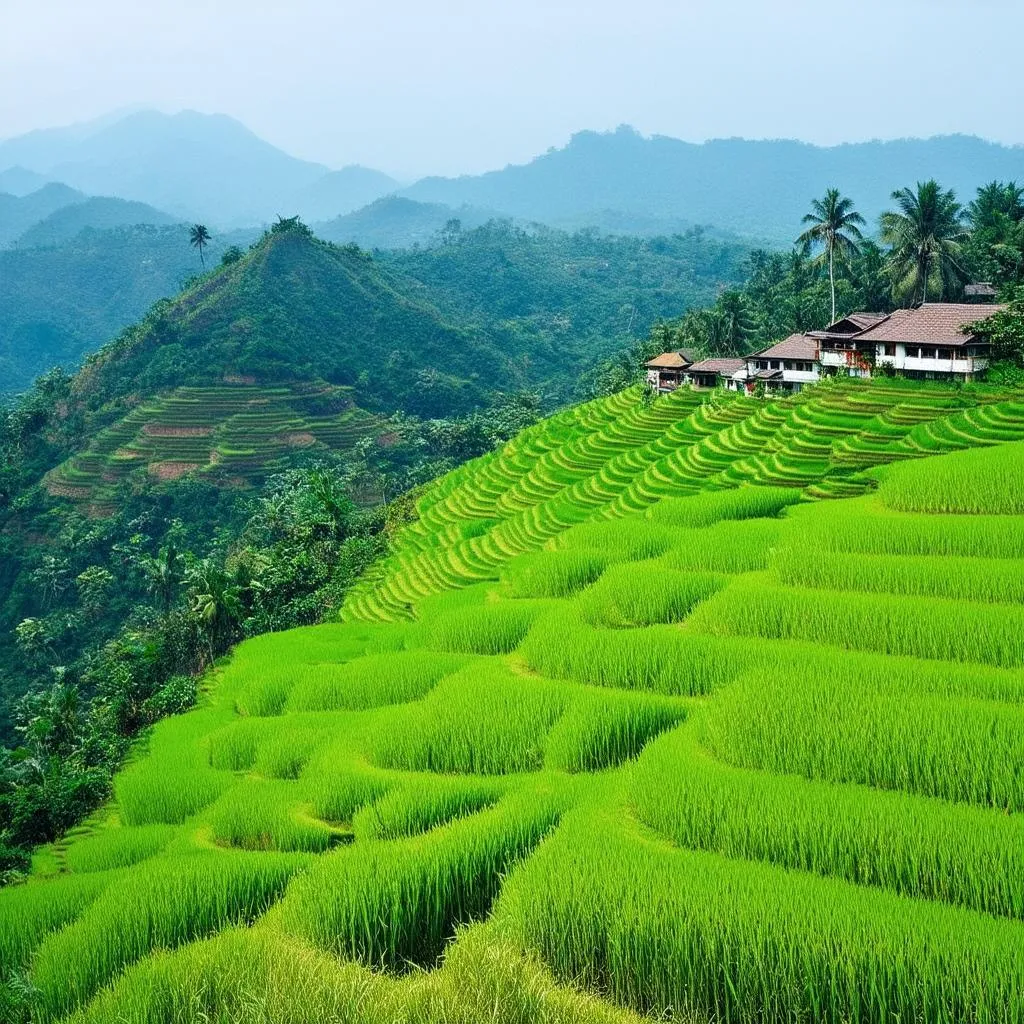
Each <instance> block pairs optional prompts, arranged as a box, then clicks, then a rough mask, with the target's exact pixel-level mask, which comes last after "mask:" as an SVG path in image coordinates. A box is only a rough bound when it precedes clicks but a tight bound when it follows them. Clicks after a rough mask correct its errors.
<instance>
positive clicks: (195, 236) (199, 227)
mask: <svg viewBox="0 0 1024 1024" xmlns="http://www.w3.org/2000/svg"><path fill="white" fill-rule="evenodd" d="M188 240H189V241H190V242H191V243H192V248H193V249H198V250H199V259H200V260H201V261H202V264H203V266H204V267H205V266H206V258H205V257H204V256H203V250H204V249H205V248H206V246H207V245H209V244H210V232H209V231H207V229H206V225H205V224H193V225H192V228H191V230H190V231H189V234H188Z"/></svg>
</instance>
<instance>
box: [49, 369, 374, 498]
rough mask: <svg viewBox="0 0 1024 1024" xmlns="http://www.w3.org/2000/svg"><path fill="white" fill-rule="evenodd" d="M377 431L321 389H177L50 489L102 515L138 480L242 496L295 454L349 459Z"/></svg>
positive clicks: (140, 410)
mask: <svg viewBox="0 0 1024 1024" xmlns="http://www.w3.org/2000/svg"><path fill="white" fill-rule="evenodd" d="M379 430H380V423H379V421H378V420H377V419H376V418H375V417H373V416H371V415H370V414H369V413H366V412H364V411H363V410H361V409H359V408H357V407H356V406H354V405H353V404H352V400H351V397H350V394H349V391H348V390H347V389H345V388H338V387H332V386H331V385H328V384H324V383H322V382H321V383H319V384H318V383H309V384H292V385H286V386H280V387H262V386H259V385H256V384H244V383H225V384H223V385H221V386H218V387H187V388H177V389H176V390H174V391H172V392H170V393H169V394H166V395H160V396H157V397H155V398H152V399H150V400H147V401H145V402H143V403H142V404H140V405H138V406H137V407H136V408H134V409H133V410H132V411H131V412H130V413H129V414H128V415H127V416H125V417H124V418H122V419H121V420H119V421H117V422H116V423H114V424H113V425H112V426H110V427H107V428H106V429H105V430H102V431H101V432H100V433H99V434H98V435H97V436H96V438H95V439H94V441H93V442H92V444H91V445H90V446H89V448H88V449H87V450H86V451H84V452H82V453H80V454H78V455H76V456H74V457H73V458H71V459H69V460H68V461H67V462H65V463H63V464H62V465H60V466H58V467H57V468H56V469H55V470H53V471H52V472H51V473H49V474H48V475H47V477H46V481H45V483H46V486H47V488H48V490H49V491H50V493H51V494H53V495H57V496H61V497H65V498H70V499H72V500H74V501H78V502H82V503H85V504H87V505H91V506H93V507H94V508H96V509H97V510H98V511H102V510H103V509H104V508H105V507H107V506H109V503H110V502H111V501H112V500H113V498H114V496H115V494H116V491H117V488H118V486H119V485H120V484H121V483H123V482H124V481H126V480H127V479H129V477H131V476H132V475H133V474H136V473H139V472H142V473H147V474H149V475H150V476H151V477H155V478H156V479H160V480H175V479H178V478H179V477H182V476H185V475H186V474H189V473H199V474H202V475H204V476H206V477H209V478H212V479H216V480H218V481H221V482H225V483H229V484H233V485H236V486H239V485H243V486H244V485H246V484H250V483H252V482H254V481H256V480H259V479H261V478H262V477H265V476H266V475H267V474H269V473H272V472H274V471H275V470H276V469H279V468H280V467H281V466H282V465H283V464H284V462H285V458H286V456H287V455H288V453H289V452H291V451H293V450H294V449H296V448H304V447H308V446H310V445H315V444H318V443H319V444H324V445H328V446H329V447H331V448H335V449H342V450H344V449H346V448H349V447H351V446H352V445H354V444H355V443H356V442H357V441H359V440H360V439H361V438H363V437H369V436H373V435H374V434H376V433H378V432H379Z"/></svg>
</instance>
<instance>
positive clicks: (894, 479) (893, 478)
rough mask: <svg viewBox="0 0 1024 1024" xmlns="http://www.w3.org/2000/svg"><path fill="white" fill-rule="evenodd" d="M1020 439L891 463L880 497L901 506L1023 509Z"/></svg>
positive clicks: (999, 511)
mask: <svg viewBox="0 0 1024 1024" xmlns="http://www.w3.org/2000/svg"><path fill="white" fill-rule="evenodd" d="M1022 466H1024V445H1022V444H1019V443H1017V444H1005V445H999V446H998V447H995V448H990V449H988V450H987V451H978V452H974V451H967V452H956V453H954V454H951V455H944V456H943V457H942V458H941V459H934V460H933V459H928V460H927V461H922V462H910V463H904V464H903V465H901V466H896V467H893V468H892V469H890V470H889V471H888V472H887V473H886V475H885V477H884V480H883V483H882V489H881V490H882V498H883V500H884V501H885V503H886V504H887V505H888V506H889V507H890V508H895V509H900V510H901V511H904V512H955V513H986V514H988V515H992V514H993V513H995V514H997V515H1020V514H1022V513H1024V473H1022V472H1021V467H1022Z"/></svg>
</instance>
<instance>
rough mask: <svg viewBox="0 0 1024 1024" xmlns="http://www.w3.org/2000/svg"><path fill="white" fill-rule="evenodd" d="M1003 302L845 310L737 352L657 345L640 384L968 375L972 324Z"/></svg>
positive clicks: (793, 383) (784, 385)
mask: <svg viewBox="0 0 1024 1024" xmlns="http://www.w3.org/2000/svg"><path fill="white" fill-rule="evenodd" d="M969 289H971V290H970V291H969V292H968V294H974V295H977V296H979V297H982V298H986V299H987V298H989V297H990V296H991V293H992V291H991V288H990V286H984V285H974V286H969ZM1005 308H1006V307H1005V306H1004V305H993V304H984V305H979V304H974V303H967V302H927V303H923V304H922V305H920V306H918V307H917V308H915V309H898V310H896V311H895V312H893V313H869V312H856V313H850V314H849V315H847V316H844V317H842V318H841V319H839V320H837V321H836V322H835V323H833V324H829V326H828V327H826V328H825V329H824V330H818V331H807V332H803V333H796V334H791V335H790V336H789V337H788V338H785V339H783V340H782V341H780V342H777V343H776V344H774V345H771V346H769V347H768V348H765V349H762V350H760V351H758V352H752V353H750V354H749V355H746V356H742V357H717V358H711V359H696V358H695V356H694V353H693V352H692V351H690V350H687V349H679V350H675V351H669V352H663V353H661V354H660V355H658V356H656V357H655V358H653V359H650V360H648V361H647V362H646V363H645V366H646V369H647V384H648V386H649V387H650V388H651V390H652V391H655V392H657V393H659V394H666V393H668V392H670V391H674V390H675V389H676V388H678V387H680V386H681V385H684V384H688V385H690V386H692V387H696V388H713V387H724V388H726V389H727V390H729V391H741V392H745V393H747V394H755V393H760V392H762V391H763V392H764V393H769V392H771V393H778V392H787V393H792V392H797V391H800V390H801V389H802V388H803V387H805V386H806V385H808V384H814V383H816V382H817V381H819V380H821V379H822V378H823V377H834V376H836V375H846V376H850V377H872V376H875V375H877V374H881V375H894V374H898V375H900V376H903V377H906V378H908V379H912V380H937V381H946V382H953V381H961V382H962V381H970V380H975V379H976V378H977V377H978V376H979V375H980V374H982V373H983V372H984V371H985V370H986V369H987V367H988V363H989V354H990V353H989V349H990V346H989V343H988V341H987V340H986V339H984V338H982V337H980V336H979V335H977V334H975V333H974V332H973V331H972V325H973V324H974V323H976V322H977V321H978V320H980V319H982V318H983V317H987V316H990V315H991V314H993V313H996V312H999V311H1000V310H1003V309H1005Z"/></svg>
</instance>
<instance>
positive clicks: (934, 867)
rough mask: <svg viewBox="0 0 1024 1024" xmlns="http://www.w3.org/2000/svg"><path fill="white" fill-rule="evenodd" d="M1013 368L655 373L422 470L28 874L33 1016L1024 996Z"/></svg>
mask: <svg viewBox="0 0 1024 1024" xmlns="http://www.w3.org/2000/svg"><path fill="white" fill-rule="evenodd" d="M1022 468H1024V397H1022V395H1021V394H1020V393H1015V392H1013V391H1010V390H1005V389H1000V388H998V387H996V386H989V385H980V384H972V385H970V386H966V387H959V388H954V387H948V386H942V385H935V384H930V383H923V382H909V381H902V380H886V379H875V380H869V381H858V380H852V379H838V378H837V379H834V380H832V381H829V382H827V383H822V384H820V385H818V386H817V387H814V388H809V389H805V390H804V391H802V392H800V393H797V394H794V395H792V396H787V397H781V398H775V399H770V400H764V399H758V398H752V397H748V396H746V395H738V394H732V393H729V392H725V391H721V390H716V391H701V390H695V389H690V388H679V389H678V390H676V391H674V392H672V393H671V394H668V395H665V396H662V397H657V398H653V399H652V398H650V397H649V396H646V395H645V394H643V393H642V391H641V389H640V388H639V387H634V388H632V389H630V390H627V391H624V392H621V393H619V394H616V395H613V396H612V397H608V398H602V399H598V400H595V401H592V402H590V403H587V404H584V405H581V406H577V407H574V408H571V409H569V410H567V411H565V412H563V413H560V414H557V415H555V416H554V417H551V418H549V419H547V420H544V421H541V422H540V423H539V424H537V425H536V426H534V427H531V428H528V429H527V430H526V431H525V432H523V433H521V434H520V435H519V436H517V437H516V438H514V439H513V440H512V441H511V442H510V443H508V444H507V445H506V446H505V447H504V448H502V449H500V450H498V451H496V452H494V453H493V454H490V455H485V456H483V457H481V458H478V459H476V460H475V461H473V462H470V463H468V464H466V465H464V466H462V467H461V468H459V469H457V470H455V471H453V472H451V473H449V474H448V475H447V476H445V477H442V478H441V479H439V480H438V481H436V482H435V483H433V484H431V485H429V486H428V487H427V488H426V489H425V490H424V491H423V493H422V495H421V497H420V498H419V501H418V505H417V515H416V518H415V520H414V521H413V522H411V523H410V524H409V525H407V526H406V527H404V529H403V532H402V533H401V534H400V535H399V537H398V538H397V541H396V543H395V544H394V546H393V551H392V553H391V554H390V555H389V556H388V557H387V558H386V559H385V560H384V561H383V562H382V563H381V564H380V565H379V566H378V567H377V569H376V571H375V572H374V573H373V575H372V576H371V577H369V578H367V579H366V580H365V581H364V582H363V583H361V584H360V585H359V586H357V587H356V588H355V590H353V591H352V592H351V593H350V594H349V597H348V599H347V601H346V603H345V605H344V607H343V609H342V611H341V615H340V621H337V622H334V623H328V624H326V625H322V626H316V627H310V628H303V629H297V630H292V631H288V632H283V633H278V634H269V635H266V636H262V637H258V638H256V639H253V640H250V641H247V642H246V643H244V644H242V645H241V646H239V647H238V648H237V649H236V650H235V651H234V653H233V655H232V656H231V657H230V658H229V659H228V660H226V661H224V662H222V663H220V664H219V666H218V667H217V668H216V669H215V670H214V671H213V672H212V673H211V674H210V675H209V676H208V677H207V679H206V680H205V683H204V687H203V695H202V697H201V699H200V702H199V705H198V706H197V707H196V708H195V709H194V710H192V711H190V712H188V713H185V714H181V715H177V716H174V717H171V718H167V719H165V720H163V721H162V722H160V723H158V724H157V725H156V726H155V727H154V728H153V729H152V731H151V733H150V734H149V735H148V737H146V738H145V739H144V740H143V741H142V742H141V743H140V744H139V745H138V746H137V749H136V752H135V754H134V756H133V757H132V759H131V761H130V763H129V764H128V766H127V767H126V768H125V769H124V770H123V771H122V772H121V773H120V774H119V775H118V777H117V778H116V780H115V796H114V798H113V799H112V800H111V801H110V802H109V803H108V804H107V805H106V806H104V807H103V808H102V809H101V810H100V811H99V812H97V813H96V814H94V815H93V816H92V817H91V818H90V819H89V820H88V821H87V822H86V823H85V824H84V825H83V826H81V827H79V828H78V829H76V830H74V831H73V832H72V833H71V834H70V835H68V836H67V837H66V838H64V839H63V840H61V841H59V842H57V843H56V844H54V845H52V846H50V847H47V848H43V849H41V850H40V851H39V852H37V854H36V856H35V858H34V863H33V871H32V876H31V878H30V879H29V881H28V882H27V883H26V884H23V885H20V886H17V887H13V888H8V889H6V890H3V891H0V961H2V963H3V964H5V965H9V966H11V965H13V966H14V967H16V968H17V969H18V970H20V971H22V972H23V975H22V976H23V978H24V985H25V986H26V990H27V992H28V996H27V998H28V999H29V1000H30V1003H31V1006H32V1008H33V1014H34V1017H33V1019H37V1020H39V1021H44V1022H55V1021H73V1022H75V1024H114V1022H131V1024H144V1022H145V1024H157V1022H164V1021H174V1020H184V1019H188V1020H206V1021H217V1022H228V1021H231V1022H256V1021H259V1022H296V1024H297V1022H299V1021H314V1020H315V1021H353V1022H356V1021H358V1022H367V1024H371V1022H372V1024H376V1022H395V1021H410V1022H411V1021H465V1022H471V1021H472V1022H476V1021H485V1020H495V1021H498V1020H500V1021H523V1022H525V1021H534V1020H544V1021H551V1022H556V1021H557V1022H561V1021H580V1022H582V1021H606V1022H613V1021H618V1022H626V1021H638V1020H640V1019H641V1018H642V1017H644V1016H645V1015H650V1018H652V1019H657V1020H676V1021H688V1022H698V1021H704V1022H717V1021H721V1022H735V1024H740V1022H744V1024H745V1022H750V1024H754V1022H769V1021H787V1022H788V1021H793V1022H796V1021H808V1022H812V1021H813V1022H817V1021H822V1022H830V1024H840V1022H844V1021H878V1022H882V1021H886V1022H892V1021H899V1022H907V1024H909V1022H917V1021H927V1022H949V1024H952V1022H960V1021H971V1022H977V1024H996V1022H1015V1021H1022V1020H1024V1001H1022V1000H1021V997H1020V994H1021V992H1022V991H1024V941H1022V940H1024V922H1022V919H1024V825H1022V818H1021V811H1022V810H1024V776H1022V774H1021V765H1022V764H1024V711H1022V708H1021V703H1022V700H1024V473H1022Z"/></svg>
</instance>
